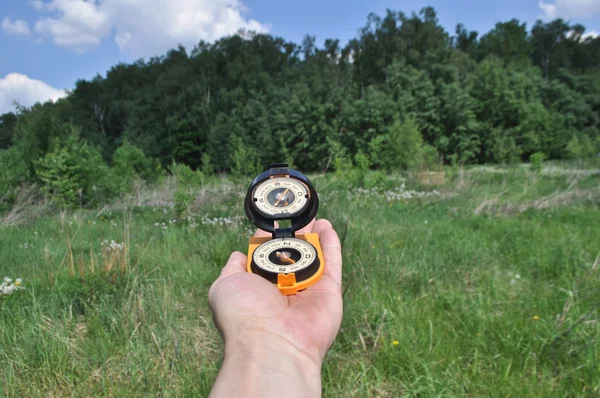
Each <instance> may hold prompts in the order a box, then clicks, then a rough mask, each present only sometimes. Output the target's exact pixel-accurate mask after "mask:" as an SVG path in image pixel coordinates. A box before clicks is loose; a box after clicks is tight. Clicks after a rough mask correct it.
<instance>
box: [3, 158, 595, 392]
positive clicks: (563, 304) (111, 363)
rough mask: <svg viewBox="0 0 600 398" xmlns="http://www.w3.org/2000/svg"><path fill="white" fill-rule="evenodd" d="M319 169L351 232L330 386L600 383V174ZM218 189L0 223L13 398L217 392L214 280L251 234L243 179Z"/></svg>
mask: <svg viewBox="0 0 600 398" xmlns="http://www.w3.org/2000/svg"><path fill="white" fill-rule="evenodd" d="M313 181H314V182H315V184H316V186H317V191H318V192H319V194H320V197H321V199H322V206H321V209H320V211H319V216H320V217H327V218H329V219H330V220H332V222H333V224H334V226H335V227H336V229H337V230H338V232H339V233H340V235H341V237H342V240H343V242H344V249H343V250H344V302H345V313H344V322H343V326H342V330H341V332H340V334H339V336H338V339H337V341H336V343H335V345H334V347H333V348H332V350H331V352H330V353H329V355H328V357H327V360H326V363H325V366H324V369H323V378H324V382H323V388H324V396H331V397H351V396H356V397H398V396H415V395H418V396H467V395H468V396H544V397H545V396H559V397H564V396H597V395H598V394H600V342H599V339H600V325H599V323H598V319H599V314H598V305H599V304H600V269H599V268H600V265H599V261H600V260H599V258H598V254H599V253H600V228H598V225H600V212H599V211H598V208H597V203H598V199H600V192H599V191H598V190H599V176H598V174H595V173H588V174H583V175H579V174H577V176H575V175H574V174H573V173H570V172H568V170H567V172H565V173H552V174H548V173H546V174H544V173H542V174H541V175H537V174H535V173H532V172H531V171H529V170H527V169H525V168H510V169H499V168H495V169H475V170H471V169H467V170H463V171H462V172H461V173H455V175H450V176H447V177H446V178H445V179H444V180H443V181H445V183H444V184H445V185H442V186H438V187H431V186H422V185H421V184H420V182H419V181H420V180H419V178H418V176H405V175H392V176H387V175H383V174H381V173H369V174H367V175H366V176H365V175H361V176H359V177H356V176H353V175H352V173H348V174H347V175H341V174H337V175H318V176H314V177H313ZM421 182H423V181H421ZM219 184H220V183H219ZM402 184H405V185H404V188H400V187H401V186H402ZM349 185H361V189H357V188H358V186H356V187H350V186H349ZM220 187H221V185H219V186H212V187H211V186H203V187H202V188H201V189H202V192H199V197H200V196H201V197H202V198H203V199H202V200H200V201H199V202H198V205H197V206H196V207H195V208H194V210H193V211H192V212H190V213H188V214H187V215H185V216H181V217H180V218H176V216H175V212H174V210H173V208H172V206H170V205H169V204H168V203H164V201H162V202H161V204H164V206H161V207H159V206H156V207H153V206H132V205H131V204H128V205H127V208H125V205H120V206H114V207H112V208H105V209H103V210H101V211H91V210H80V211H76V212H73V213H68V214H67V213H65V214H62V215H53V216H46V217H42V218H38V219H37V221H35V222H31V223H28V224H24V225H6V226H4V227H3V228H0V259H1V261H0V276H4V275H9V276H12V277H22V278H23V284H24V286H25V287H26V290H23V291H19V292H15V294H13V295H12V296H8V297H3V298H0V325H1V327H0V396H7V397H8V396H99V395H109V396H140V395H167V396H206V395H207V394H208V392H209V391H210V387H211V385H212V382H213V381H214V378H215V377H216V373H217V371H218V367H219V361H220V358H221V342H220V339H219V338H218V334H217V333H216V331H215V329H214V327H213V325H212V322H211V320H210V313H209V311H208V307H207V298H206V295H207V291H208V288H209V286H210V284H211V283H212V281H213V280H214V279H215V278H216V277H217V275H218V273H219V271H220V268H221V267H222V266H223V264H224V262H225V261H226V259H227V257H228V256H229V254H230V252H231V251H233V250H241V251H245V250H246V245H247V239H248V234H249V232H250V229H251V228H250V227H251V225H250V224H249V223H248V222H247V221H246V220H245V217H244V215H243V210H242V198H240V197H239V195H235V194H231V193H234V192H236V189H238V188H239V190H240V192H244V189H245V187H243V186H242V185H239V186H236V185H232V184H231V183H223V185H222V187H227V192H228V194H227V195H222V196H218V192H219V191H220V190H221V191H222V189H220ZM434 189H437V190H438V192H437V193H436V194H430V195H427V196H423V197H421V198H416V197H417V196H419V195H418V193H419V192H423V191H428V192H430V191H433V190H434ZM211 190H212V191H211ZM408 191H413V192H414V193H413V194H407V193H406V192H408ZM211 192H212V193H214V195H211ZM390 192H393V194H390ZM569 192H578V194H577V195H570V196H569V195H566V196H565V195H563V196H561V200H553V199H552V198H553V197H556V195H562V194H565V193H569ZM411 195H412V196H411ZM138 196H139V195H138ZM206 198H216V199H215V200H208V199H206ZM143 202H144V201H143V200H139V198H138V200H136V203H143ZM544 203H545V204H544ZM482 204H485V206H482ZM542 204H544V205H542ZM111 241H114V243H113V242H111Z"/></svg>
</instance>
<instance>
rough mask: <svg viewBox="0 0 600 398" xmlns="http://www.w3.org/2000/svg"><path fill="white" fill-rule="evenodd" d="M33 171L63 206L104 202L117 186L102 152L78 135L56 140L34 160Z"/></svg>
mask: <svg viewBox="0 0 600 398" xmlns="http://www.w3.org/2000/svg"><path fill="white" fill-rule="evenodd" d="M34 170H35V177H36V179H37V181H38V183H39V184H40V186H41V188H42V191H43V192H44V193H45V194H46V195H48V196H50V197H51V198H52V199H53V200H54V201H55V202H56V203H57V204H58V205H60V206H64V207H72V206H75V205H77V204H84V203H89V202H98V201H104V200H106V199H108V198H109V197H110V196H112V194H113V193H114V192H115V188H116V184H115V183H114V178H113V176H112V173H111V170H110V169H109V168H108V166H107V165H106V164H105V163H104V161H103V160H102V155H101V154H100V151H99V150H98V149H96V148H94V147H91V146H89V145H88V144H86V143H84V142H82V141H80V140H79V139H78V137H76V136H75V135H71V136H69V137H67V138H66V139H65V140H59V139H54V140H53V142H52V144H51V149H50V151H49V152H48V153H47V154H46V155H45V156H43V157H42V158H40V159H38V160H37V161H35V162H34Z"/></svg>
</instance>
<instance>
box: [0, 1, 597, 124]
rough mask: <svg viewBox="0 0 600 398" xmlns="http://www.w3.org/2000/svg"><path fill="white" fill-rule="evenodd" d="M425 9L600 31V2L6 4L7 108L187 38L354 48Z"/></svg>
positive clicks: (476, 20)
mask: <svg viewBox="0 0 600 398" xmlns="http://www.w3.org/2000/svg"><path fill="white" fill-rule="evenodd" d="M425 6H432V7H434V8H435V9H436V11H437V13H438V19H439V21H440V24H441V25H442V26H444V27H445V28H446V30H447V31H448V32H449V33H453V32H454V28H455V27H456V25H457V24H458V23H462V24H464V25H465V26H466V27H467V29H469V30H475V31H478V32H480V34H482V33H485V32H487V31H489V30H490V29H492V28H493V27H494V25H495V24H496V22H498V21H508V20H510V19H512V18H517V19H519V20H521V21H522V22H526V23H527V26H528V28H531V26H532V25H533V23H535V21H536V20H538V19H542V20H551V19H554V18H564V19H566V20H569V21H571V22H573V23H581V24H583V25H584V26H586V27H587V31H588V32H589V33H590V34H593V35H596V34H597V33H596V32H598V31H600V0H504V1H502V2H500V1H482V0H454V1H452V2H449V1H447V0H446V1H442V0H429V1H420V0H404V1H398V0H396V1H393V0H369V1H365V0H363V1H358V0H302V1H282V0H0V114H2V113H5V112H8V111H12V110H14V103H15V102H17V103H19V104H21V105H23V106H31V105H33V104H34V103H35V102H38V101H42V102H43V101H47V100H53V101H54V100H57V99H59V98H61V97H63V96H65V95H66V91H68V90H71V89H73V87H74V85H75V82H76V81H77V80H79V79H91V78H93V77H94V76H96V75H98V74H100V75H103V76H105V75H106V71H107V70H108V69H110V67H111V66H113V65H115V64H118V63H120V62H126V63H129V62H133V61H135V60H137V59H140V58H144V59H148V58H150V57H152V56H157V55H161V54H164V53H165V52H166V51H167V50H168V49H170V48H173V47H175V46H177V45H179V44H182V45H184V46H185V47H186V48H187V49H192V48H193V46H194V45H195V44H196V43H198V42H199V41H200V40H205V41H214V40H216V39H218V38H220V37H223V36H226V35H230V34H233V33H235V32H237V31H239V30H240V29H246V30H253V31H257V32H268V33H271V34H273V35H276V36H280V37H283V38H285V39H287V40H291V41H294V42H297V43H300V42H301V41H302V38H303V37H304V36H305V35H306V34H311V35H314V36H316V37H317V42H318V43H319V44H321V43H323V41H324V40H325V39H327V38H336V39H340V40H341V42H342V44H345V43H347V42H348V40H350V39H352V38H354V37H356V36H357V32H358V30H359V29H360V27H362V26H364V24H365V22H366V19H367V16H368V14H369V13H371V12H374V13H376V14H378V15H381V16H383V15H385V11H386V9H392V10H395V11H403V12H404V13H407V14H410V13H412V12H418V11H419V10H420V9H422V8H423V7H425Z"/></svg>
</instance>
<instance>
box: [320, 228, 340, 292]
mask: <svg viewBox="0 0 600 398" xmlns="http://www.w3.org/2000/svg"><path fill="white" fill-rule="evenodd" d="M314 232H316V233H318V234H319V242H320V243H321V250H322V251H323V257H325V271H324V272H325V273H324V275H326V276H329V277H331V278H332V279H333V280H335V281H336V282H337V283H339V284H340V285H341V283H342V245H341V243H340V239H339V237H338V235H337V233H336V232H335V230H334V229H333V226H332V225H331V223H330V222H329V221H327V220H325V219H322V220H319V221H317V222H316V224H315V227H314Z"/></svg>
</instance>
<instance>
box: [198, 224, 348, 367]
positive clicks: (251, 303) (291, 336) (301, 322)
mask: <svg viewBox="0 0 600 398" xmlns="http://www.w3.org/2000/svg"><path fill="white" fill-rule="evenodd" d="M300 232H301V233H307V232H317V233H318V234H319V236H320V239H321V245H322V248H323V254H324V257H325V274H324V275H323V277H322V278H321V280H320V281H319V282H318V283H317V284H315V285H314V286H312V287H310V288H309V289H307V290H305V291H303V292H300V293H298V294H296V295H294V296H284V295H282V294H281V293H280V292H279V290H278V289H277V288H276V287H275V286H274V285H273V284H272V283H270V282H268V281H266V280H265V279H263V278H261V277H260V276H257V275H254V274H250V273H247V272H245V269H244V268H245V262H246V256H244V255H242V254H241V253H234V254H233V255H232V257H231V258H230V261H229V263H228V265H227V266H226V267H225V269H224V270H223V273H222V274H221V276H220V277H219V279H218V280H217V281H216V282H215V283H214V284H213V287H212V288H211V292H210V295H209V296H210V301H211V307H212V309H213V314H214V316H215V321H216V323H217V326H218V327H219V330H220V331H221V333H222V334H223V336H224V338H225V340H227V339H228V338H230V337H232V336H240V335H244V334H252V333H255V332H261V333H269V334H271V335H273V336H276V337H279V338H281V339H284V340H287V341H289V342H290V343H292V344H294V345H295V346H296V347H298V348H299V349H301V350H302V351H304V352H306V353H308V354H309V355H311V356H313V357H314V358H320V359H322V358H323V357H324V355H325V353H326V352H327V349H328V348H329V346H330V345H331V343H332V342H333V340H334V338H335V336H336V334H337V332H338V330H339V327H340V323H341V318H342V298H341V291H340V279H341V253H340V246H339V240H338V238H337V234H335V231H333V229H332V228H331V224H329V222H328V221H326V220H320V221H319V222H317V223H315V222H312V223H311V224H310V225H309V226H308V227H306V228H305V229H303V230H302V231H300ZM257 234H258V235H262V232H260V231H259V232H258V233H257Z"/></svg>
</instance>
